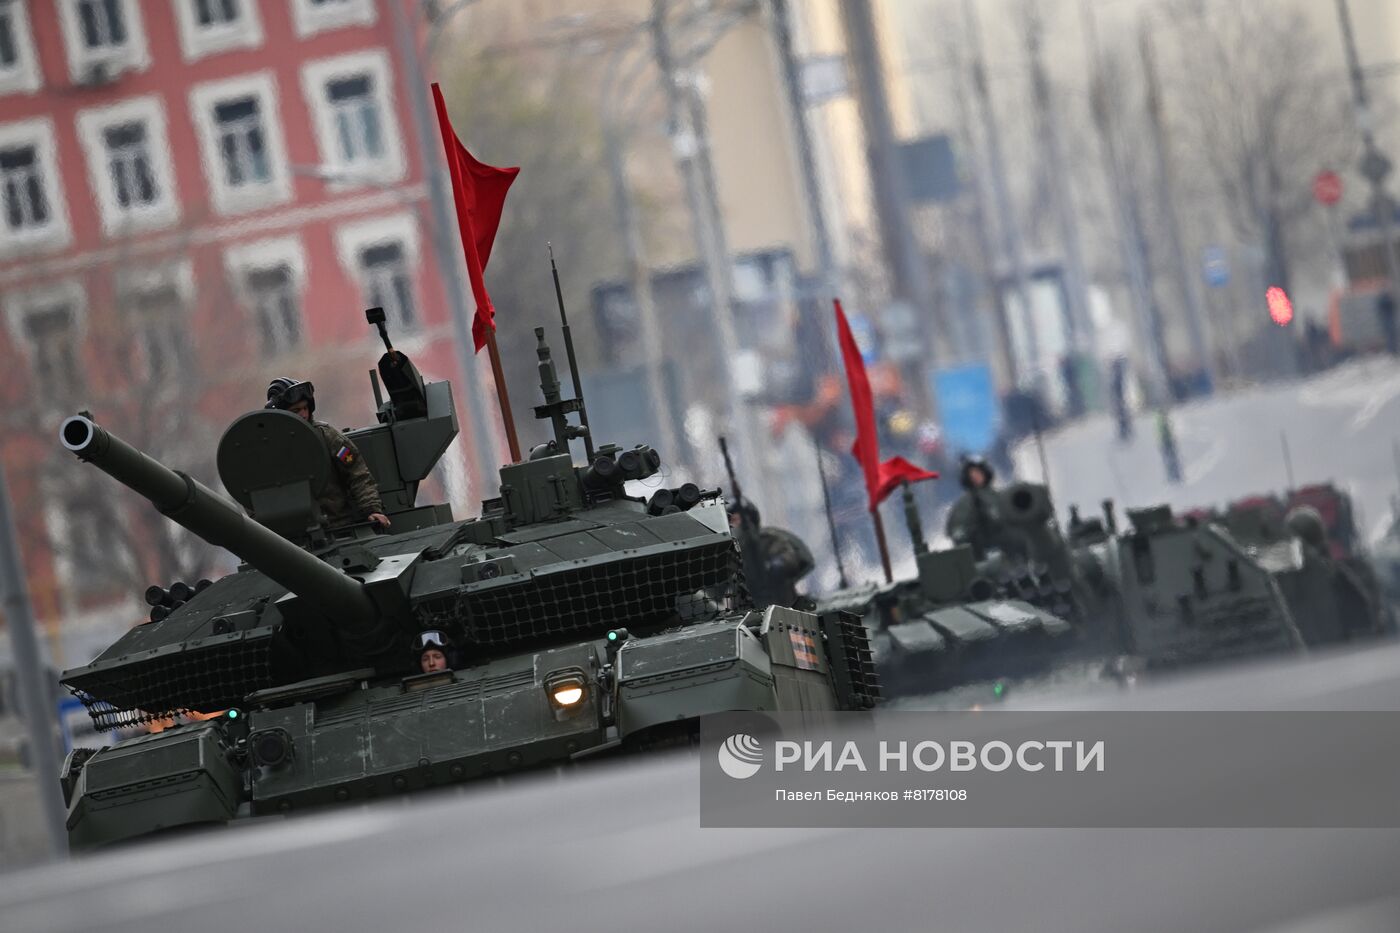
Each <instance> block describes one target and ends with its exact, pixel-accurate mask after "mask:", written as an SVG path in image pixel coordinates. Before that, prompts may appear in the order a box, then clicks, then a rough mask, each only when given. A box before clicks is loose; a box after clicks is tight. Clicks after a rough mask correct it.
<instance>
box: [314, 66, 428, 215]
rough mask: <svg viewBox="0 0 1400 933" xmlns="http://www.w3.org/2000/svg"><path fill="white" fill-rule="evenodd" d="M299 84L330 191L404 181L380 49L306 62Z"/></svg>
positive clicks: (387, 69)
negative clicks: (332, 189) (313, 128)
mask: <svg viewBox="0 0 1400 933" xmlns="http://www.w3.org/2000/svg"><path fill="white" fill-rule="evenodd" d="M301 79H302V89H303V91H304V93H305V96H306V103H307V106H308V107H309V108H310V110H311V115H312V117H313V118H314V127H315V130H316V138H317V145H318V147H319V148H320V151H321V163H322V164H323V165H324V166H326V167H327V168H328V169H330V170H331V175H332V176H333V177H332V179H331V182H332V185H333V186H334V187H340V188H351V187H355V186H357V185H365V184H379V185H382V184H384V183H385V182H393V181H399V180H401V179H402V178H403V177H404V173H405V165H406V162H405V159H404V153H403V147H402V146H401V145H400V144H399V142H398V139H399V132H398V126H397V124H396V122H395V120H394V112H393V102H392V99H391V97H390V93H391V89H392V87H393V72H392V70H391V69H390V66H389V57H388V55H387V54H386V53H385V52H384V51H383V50H382V49H371V50H367V51H363V52H354V53H351V54H349V55H340V56H337V57H335V58H326V59H320V60H316V61H311V62H308V63H307V64H306V65H304V66H303V67H302V74H301ZM337 175H338V177H334V176H337Z"/></svg>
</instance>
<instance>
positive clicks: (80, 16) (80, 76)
mask: <svg viewBox="0 0 1400 933" xmlns="http://www.w3.org/2000/svg"><path fill="white" fill-rule="evenodd" d="M58 8H59V18H60V21H61V25H62V26H63V34H64V40H65V44H66V46H67V51H68V68H69V73H70V75H71V76H72V78H73V80H74V81H76V82H79V83H83V84H89V83H104V82H106V81H110V80H112V79H113V78H114V77H115V75H116V73H117V72H120V71H121V70H122V69H123V68H127V67H145V66H146V65H147V64H148V60H147V55H146V39H145V35H144V33H143V32H142V29H141V5H140V4H139V3H137V2H136V0H58Z"/></svg>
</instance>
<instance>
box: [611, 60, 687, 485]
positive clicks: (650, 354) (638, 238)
mask: <svg viewBox="0 0 1400 933" xmlns="http://www.w3.org/2000/svg"><path fill="white" fill-rule="evenodd" d="M626 49H627V47H626V46H624V47H623V49H620V50H619V51H618V52H617V54H616V56H615V57H614V58H613V59H612V61H611V62H609V70H608V73H607V75H606V77H605V78H604V80H603V99H602V107H603V145H604V148H605V150H606V152H607V160H608V175H609V177H610V179H611V181H612V189H613V206H614V208H615V209H616V211H617V222H618V226H619V227H620V228H621V230H622V244H623V248H624V250H625V252H626V254H627V272H628V279H629V280H630V282H631V285H632V300H633V301H635V302H636V305H637V317H638V323H639V325H640V330H641V337H642V352H643V353H644V354H645V356H646V360H645V363H644V368H645V371H646V380H647V393H648V394H649V395H650V396H651V408H652V411H654V412H655V413H656V421H657V430H658V431H660V432H661V433H660V441H661V444H662V450H663V451H664V453H663V454H662V456H663V457H666V458H667V459H668V460H669V462H671V463H676V462H677V460H678V458H679V457H680V456H681V444H680V435H679V434H678V433H677V431H676V421H677V419H678V418H679V417H680V411H679V406H678V405H676V404H675V400H674V399H673V398H672V397H671V392H670V387H669V386H668V385H667V383H666V377H665V370H664V367H665V365H666V352H665V347H664V346H663V345H662V341H661V327H660V324H659V323H658V320H657V315H656V297H655V295H654V294H653V292H652V288H651V270H650V269H648V268H647V262H646V255H645V248H644V247H643V245H642V231H641V224H640V223H639V222H638V220H637V212H636V210H635V209H634V207H633V205H632V196H631V190H630V188H629V186H628V184H627V162H626V156H625V151H624V144H625V139H624V136H625V133H626V130H625V128H624V126H623V125H622V124H623V121H622V120H621V119H619V117H618V115H617V114H616V113H615V112H614V107H615V105H616V101H617V98H618V96H620V92H621V89H620V88H618V87H617V68H618V66H619V64H620V61H621V58H622V54H623V52H625V51H626Z"/></svg>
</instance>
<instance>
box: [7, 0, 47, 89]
mask: <svg viewBox="0 0 1400 933" xmlns="http://www.w3.org/2000/svg"><path fill="white" fill-rule="evenodd" d="M8 9H9V11H10V28H11V30H12V31H13V32H14V39H15V63H14V64H13V65H11V66H10V67H9V68H0V95H5V94H20V93H23V94H32V93H34V92H35V91H37V90H39V87H40V85H41V84H42V83H43V82H42V80H41V78H42V77H43V76H42V75H40V74H39V57H38V55H37V53H36V52H35V50H34V33H33V31H32V29H31V27H30V24H29V4H28V3H25V2H23V0H12V2H10V3H9V4H8Z"/></svg>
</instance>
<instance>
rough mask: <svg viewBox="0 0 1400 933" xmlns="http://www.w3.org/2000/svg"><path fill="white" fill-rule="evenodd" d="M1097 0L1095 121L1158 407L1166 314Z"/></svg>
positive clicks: (1090, 32) (1089, 33)
mask: <svg viewBox="0 0 1400 933" xmlns="http://www.w3.org/2000/svg"><path fill="white" fill-rule="evenodd" d="M1093 3H1094V0H1080V7H1079V9H1080V13H1081V14H1082V16H1083V19H1084V35H1085V41H1086V42H1087V43H1088V46H1089V55H1088V56H1087V60H1088V63H1089V86H1090V94H1091V96H1092V101H1093V111H1094V124H1095V125H1096V126H1097V128H1098V131H1099V139H1100V140H1101V141H1102V143H1103V148H1104V156H1105V158H1106V159H1107V161H1108V182H1109V185H1108V188H1109V199H1110V200H1111V201H1112V202H1113V214H1114V221H1115V223H1116V225H1117V227H1118V239H1119V242H1120V243H1121V244H1122V248H1123V266H1124V270H1125V271H1126V272H1127V276H1128V290H1129V292H1130V294H1131V296H1132V302H1133V312H1134V317H1135V318H1137V323H1138V328H1137V330H1138V333H1139V335H1140V336H1141V338H1142V339H1143V340H1144V341H1145V342H1146V343H1147V349H1146V352H1145V353H1144V354H1143V360H1144V362H1145V363H1146V367H1145V368H1146V372H1145V373H1144V376H1145V377H1146V379H1145V381H1146V384H1147V385H1146V388H1147V394H1148V396H1149V402H1150V404H1151V405H1152V406H1154V407H1156V406H1159V405H1163V404H1166V403H1167V401H1168V400H1169V399H1170V398H1171V392H1170V390H1169V387H1168V385H1167V348H1166V341H1165V335H1164V333H1163V327H1162V315H1161V311H1160V309H1158V307H1157V304H1156V299H1155V298H1154V297H1153V295H1152V287H1151V285H1150V284H1149V282H1148V279H1147V262H1146V258H1145V257H1144V255H1143V241H1142V230H1141V224H1139V223H1138V218H1137V216H1136V211H1135V210H1134V209H1133V208H1132V207H1130V206H1129V204H1128V198H1129V193H1128V191H1127V180H1126V178H1125V174H1124V169H1123V159H1122V155H1121V153H1120V152H1119V151H1118V140H1117V136H1116V135H1115V132H1114V129H1115V128H1114V126H1113V123H1112V119H1111V116H1110V114H1109V112H1108V96H1107V95H1108V89H1107V88H1106V87H1105V86H1104V77H1103V61H1102V53H1101V50H1100V48H1099V37H1098V28H1097V25H1096V23H1095V20H1094V12H1093Z"/></svg>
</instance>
